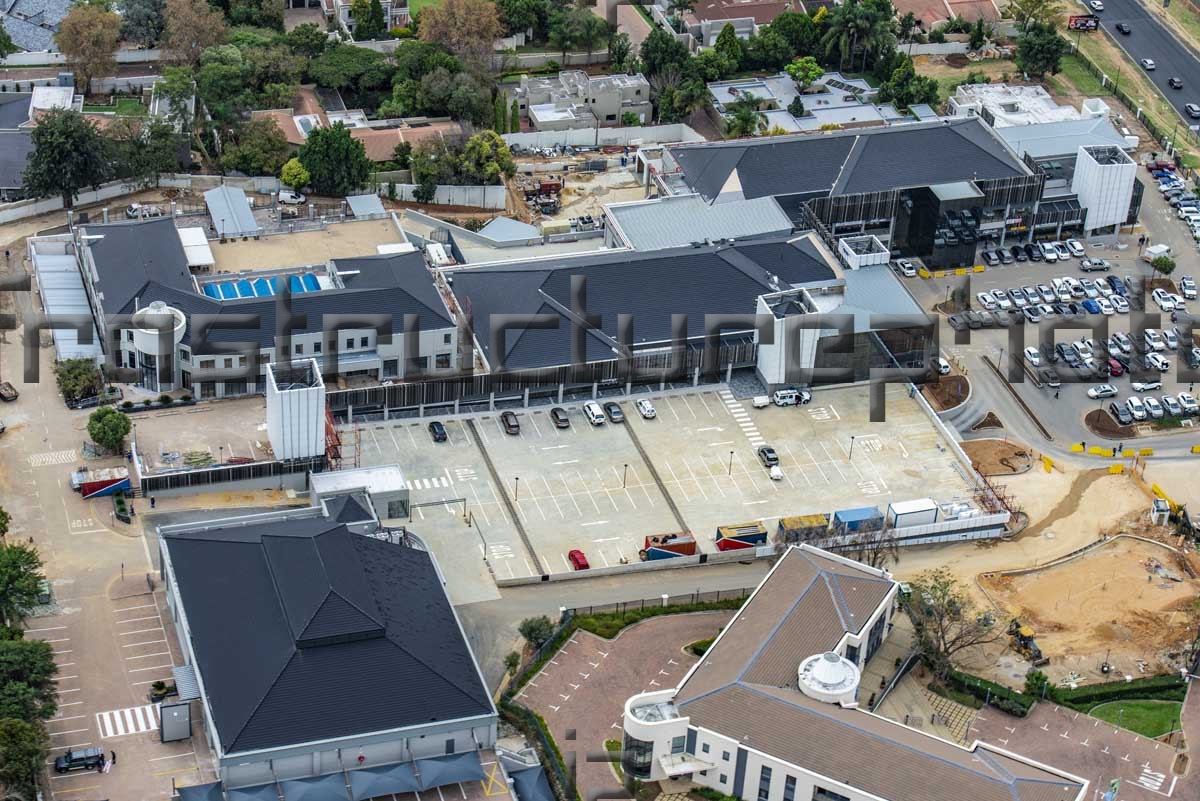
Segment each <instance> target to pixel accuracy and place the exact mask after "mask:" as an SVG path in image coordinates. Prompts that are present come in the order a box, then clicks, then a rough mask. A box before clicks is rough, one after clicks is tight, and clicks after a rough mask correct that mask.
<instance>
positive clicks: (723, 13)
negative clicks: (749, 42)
mask: <svg viewBox="0 0 1200 801" xmlns="http://www.w3.org/2000/svg"><path fill="white" fill-rule="evenodd" d="M790 6H791V4H790V3H788V2H786V1H785V0H765V1H764V0H735V1H734V2H731V1H730V0H700V2H699V3H697V4H696V7H695V8H694V9H692V11H691V12H690V13H689V16H691V17H694V18H695V19H696V20H707V19H714V20H715V19H743V18H746V17H749V18H750V19H753V20H754V23H755V24H756V25H766V24H767V23H768V22H770V21H771V20H773V19H775V18H776V17H777V16H779V15H780V14H781V13H782V12H784V11H786V10H788V8H789V7H790Z"/></svg>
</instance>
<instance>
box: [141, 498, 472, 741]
mask: <svg viewBox="0 0 1200 801" xmlns="http://www.w3.org/2000/svg"><path fill="white" fill-rule="evenodd" d="M164 541H165V543H166V547H167V551H168V553H169V554H170V558H171V563H172V566H173V568H174V572H175V578H176V582H177V586H178V591H179V594H180V597H181V599H182V602H183V606H184V610H185V613H186V615H187V619H188V625H189V628H190V632H191V638H192V649H193V651H194V653H195V656H196V662H197V668H198V670H199V672H200V676H201V679H202V681H203V683H204V688H205V692H206V694H207V699H208V704H209V707H210V710H211V712H212V715H213V722H214V724H215V726H216V728H217V732H218V733H219V735H220V738H221V742H222V746H223V749H224V753H226V754H230V753H238V752H243V751H249V750H256V749H263V748H274V747H284V746H288V745H293V744H298V743H304V742H311V741H314V740H320V739H327V738H337V737H347V736H353V735H357V734H367V733H371V732H377V731H384V730H389V729H395V728H403V727H408V726H420V725H422V724H427V723H431V722H434V721H448V720H455V719H462V718H470V717H479V716H490V715H493V714H494V712H495V710H494V707H493V706H492V702H491V698H490V696H489V695H488V692H487V689H486V688H485V687H484V685H483V682H482V679H481V678H480V675H479V672H478V670H477V668H476V666H475V663H474V660H473V658H472V656H471V652H470V649H469V648H468V646H467V644H466V641H465V639H464V638H463V635H462V630H461V628H460V627H459V625H458V621H457V619H456V618H455V616H454V613H453V610H452V609H451V607H450V603H449V601H448V599H447V598H446V594H445V591H444V590H443V588H442V584H441V580H440V578H439V577H438V573H437V570H436V569H435V567H434V565H433V562H432V559H431V558H430V556H429V554H428V553H426V552H425V551H421V550H416V549H413V548H408V547H404V546H400V545H393V544H390V543H387V542H383V541H380V540H376V539H373V538H370V537H364V536H360V535H357V534H353V533H351V532H350V531H349V530H347V529H346V527H345V526H344V525H342V524H339V523H335V522H332V521H327V520H319V519H316V520H314V519H298V520H289V521H281V522H273V523H266V524H262V525H258V526H248V527H239V528H231V529H216V530H209V531H195V532H179V533H171V534H167V535H165V537H164Z"/></svg>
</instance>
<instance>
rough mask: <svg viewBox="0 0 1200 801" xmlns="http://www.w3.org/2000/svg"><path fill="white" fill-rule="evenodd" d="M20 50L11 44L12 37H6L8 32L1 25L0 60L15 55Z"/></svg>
mask: <svg viewBox="0 0 1200 801" xmlns="http://www.w3.org/2000/svg"><path fill="white" fill-rule="evenodd" d="M20 50H21V48H19V47H17V45H16V44H15V43H14V42H13V40H12V37H11V36H9V35H8V31H7V30H6V29H5V28H4V26H3V25H0V58H8V57H9V56H11V55H12V54H13V53H17V52H19V51H20Z"/></svg>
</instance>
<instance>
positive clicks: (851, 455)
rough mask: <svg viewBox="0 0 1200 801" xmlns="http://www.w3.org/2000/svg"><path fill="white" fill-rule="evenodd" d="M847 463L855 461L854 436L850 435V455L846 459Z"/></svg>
mask: <svg viewBox="0 0 1200 801" xmlns="http://www.w3.org/2000/svg"><path fill="white" fill-rule="evenodd" d="M846 461H847V462H853V461H854V435H853V434H851V435H850V455H849V456H847V457H846Z"/></svg>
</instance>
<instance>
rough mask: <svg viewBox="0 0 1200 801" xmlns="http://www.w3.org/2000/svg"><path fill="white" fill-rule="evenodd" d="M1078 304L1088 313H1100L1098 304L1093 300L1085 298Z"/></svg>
mask: <svg viewBox="0 0 1200 801" xmlns="http://www.w3.org/2000/svg"><path fill="white" fill-rule="evenodd" d="M1080 305H1082V306H1083V309H1084V311H1086V312H1087V313H1088V314H1099V313H1100V304H1099V303H1097V302H1096V301H1094V300H1091V299H1088V300H1085V301H1084V302H1083V303H1082V304H1080Z"/></svg>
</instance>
